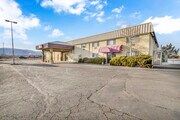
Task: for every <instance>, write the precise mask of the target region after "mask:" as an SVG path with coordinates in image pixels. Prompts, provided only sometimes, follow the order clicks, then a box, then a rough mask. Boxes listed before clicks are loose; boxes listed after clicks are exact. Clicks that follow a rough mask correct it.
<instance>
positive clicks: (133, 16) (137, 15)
mask: <svg viewBox="0 0 180 120" xmlns="http://www.w3.org/2000/svg"><path fill="white" fill-rule="evenodd" d="M131 17H132V18H136V19H140V18H141V12H139V11H138V12H134V13H133V14H131Z"/></svg>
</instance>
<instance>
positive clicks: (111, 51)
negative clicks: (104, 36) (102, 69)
mask: <svg viewBox="0 0 180 120" xmlns="http://www.w3.org/2000/svg"><path fill="white" fill-rule="evenodd" d="M121 49H122V47H121V46H120V45H115V46H105V47H100V48H99V52H101V53H105V54H107V57H106V61H107V63H109V61H110V60H111V58H113V57H116V53H118V52H120V51H121Z"/></svg>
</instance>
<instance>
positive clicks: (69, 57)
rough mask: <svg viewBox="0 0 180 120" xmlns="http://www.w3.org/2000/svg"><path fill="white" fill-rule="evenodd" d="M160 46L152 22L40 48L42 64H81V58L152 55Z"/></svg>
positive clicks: (43, 45)
mask: <svg viewBox="0 0 180 120" xmlns="http://www.w3.org/2000/svg"><path fill="white" fill-rule="evenodd" d="M158 47H159V45H158V42H157V39H156V35H155V31H154V29H153V25H152V23H145V24H140V25H137V26H132V27H127V28H123V29H118V30H114V31H110V32H106V33H102V34H97V35H92V36H88V37H84V38H79V39H75V40H71V41H68V42H59V41H56V42H48V43H44V44H40V45H37V46H36V49H37V50H42V61H43V62H49V63H57V62H62V61H67V62H77V61H78V60H79V59H80V58H85V57H88V58H95V57H104V58H106V59H107V61H108V60H110V59H111V58H112V57H120V56H134V55H151V56H154V54H155V51H156V50H157V48H158Z"/></svg>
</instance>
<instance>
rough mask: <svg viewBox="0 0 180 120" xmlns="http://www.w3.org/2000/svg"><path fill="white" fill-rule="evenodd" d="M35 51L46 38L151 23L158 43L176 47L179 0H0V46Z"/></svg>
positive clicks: (179, 38)
mask: <svg viewBox="0 0 180 120" xmlns="http://www.w3.org/2000/svg"><path fill="white" fill-rule="evenodd" d="M4 19H10V20H15V21H17V22H18V24H17V25H13V26H14V40H15V47H16V48H22V49H31V50H35V45H37V44H41V43H44V42H49V41H68V40H72V39H76V38H80V37H86V36H89V35H93V34H98V33H103V32H107V31H111V30H116V29H120V28H123V27H127V26H133V25H137V24H141V23H144V22H152V23H153V24H154V28H155V32H156V36H157V39H158V42H159V44H160V45H161V44H163V45H165V44H168V43H170V42H171V43H173V44H174V45H175V46H176V47H177V48H180V0H0V38H1V39H0V47H1V46H2V45H1V44H2V43H3V42H4V43H5V47H11V38H10V31H9V30H10V29H9V28H10V24H9V23H6V22H5V21H4Z"/></svg>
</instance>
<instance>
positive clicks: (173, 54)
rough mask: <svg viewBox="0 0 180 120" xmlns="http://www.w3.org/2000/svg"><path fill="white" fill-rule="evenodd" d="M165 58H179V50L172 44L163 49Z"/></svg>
mask: <svg viewBox="0 0 180 120" xmlns="http://www.w3.org/2000/svg"><path fill="white" fill-rule="evenodd" d="M162 52H163V57H165V56H166V55H167V57H168V58H178V57H179V56H178V53H179V49H176V48H175V46H173V45H172V44H171V43H170V44H168V45H166V46H163V47H162Z"/></svg>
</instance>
